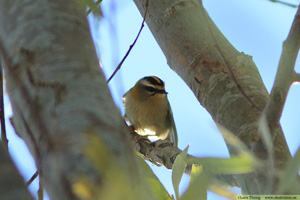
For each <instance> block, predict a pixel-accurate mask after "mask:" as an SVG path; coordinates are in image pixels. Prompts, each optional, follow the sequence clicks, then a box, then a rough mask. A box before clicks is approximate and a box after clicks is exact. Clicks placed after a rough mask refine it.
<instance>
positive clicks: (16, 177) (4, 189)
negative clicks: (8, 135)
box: [0, 143, 33, 200]
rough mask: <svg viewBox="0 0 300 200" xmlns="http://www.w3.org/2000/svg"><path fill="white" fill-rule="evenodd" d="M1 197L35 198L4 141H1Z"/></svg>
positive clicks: (27, 199)
mask: <svg viewBox="0 0 300 200" xmlns="http://www.w3.org/2000/svg"><path fill="white" fill-rule="evenodd" d="M0 198H1V199H24V200H33V198H32V197H31V195H30V193H29V191H28V190H27V189H26V187H25V185H24V182H23V179H22V177H21V175H20V174H19V172H18V170H17V168H16V167H15V165H14V163H13V162H12V160H11V159H10V156H9V154H8V151H7V149H6V148H5V147H4V144H3V143H0Z"/></svg>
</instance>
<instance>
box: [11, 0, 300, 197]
mask: <svg viewBox="0 0 300 200" xmlns="http://www.w3.org/2000/svg"><path fill="white" fill-rule="evenodd" d="M286 2H291V3H293V4H299V1H296V0H294V1H293V0H290V1H286ZM203 4H204V6H205V8H206V9H207V11H208V14H209V15H210V16H211V18H212V19H213V21H214V22H215V23H216V24H217V26H218V27H219V29H220V30H221V31H222V33H223V34H224V35H225V36H226V37H227V38H228V40H229V41H230V42H231V43H232V44H233V45H234V46H235V47H236V48H237V50H238V51H241V52H244V53H246V54H248V55H251V56H253V60H254V62H255V63H256V65H257V67H258V70H259V71H260V73H261V76H262V79H263V81H264V83H265V85H266V87H267V89H268V91H270V90H271V88H272V84H273V82H274V78H275V74H276V70H277V65H278V61H279V58H280V54H281V47H282V42H283V41H284V40H285V39H286V37H287V34H288V32H289V29H290V26H291V23H292V21H293V18H294V15H295V12H296V9H294V8H290V7H287V6H283V5H280V4H275V3H271V2H269V1H267V0H243V1H241V0H226V1H224V0H204V1H203ZM102 6H103V11H104V18H103V20H101V21H100V23H98V22H97V21H95V20H93V19H92V18H91V17H89V19H90V22H91V23H90V24H91V28H92V35H93V37H94V41H95V46H96V48H97V50H98V54H99V55H100V56H101V61H102V68H103V71H104V72H105V74H106V77H107V78H108V77H109V76H110V75H111V73H112V71H113V70H114V69H115V67H116V66H117V65H118V63H119V61H120V60H121V59H122V57H123V56H124V55H125V53H126V51H127V50H128V48H129V46H130V45H131V44H132V42H133V40H134V38H135V37H136V35H137V33H138V30H139V28H140V26H141V23H142V17H141V15H140V13H139V11H138V10H137V8H136V7H135V5H134V3H133V1H132V0H122V1H117V0H114V1H113V0H110V1H109V0H105V1H103V2H102ZM299 65H300V64H299V62H297V66H296V71H298V72H300V66H299ZM147 75H155V76H158V77H160V78H161V79H162V80H164V81H165V84H166V90H167V91H168V93H169V94H168V97H169V100H170V103H171V107H172V109H173V113H174V118H175V123H176V127H177V132H178V135H179V148H180V149H184V148H185V147H186V146H187V145H190V147H189V153H190V154H192V155H195V156H214V157H228V151H227V149H226V145H225V143H224V140H223V138H222V136H221V134H220V133H219V131H218V129H217V128H216V126H215V124H214V121H213V120H212V118H211V116H210V115H209V113H208V112H207V111H206V110H205V108H203V107H202V106H201V105H200V103H199V102H198V101H197V100H196V98H195V96H194V94H193V93H192V92H191V91H190V89H189V88H188V87H187V86H186V84H185V83H184V82H183V81H182V80H181V78H180V77H179V76H177V75H176V73H175V72H173V71H172V70H171V69H170V68H169V67H168V65H167V61H166V58H165V57H164V55H163V53H162V51H161V50H160V48H159V46H158V44H157V43H156V41H155V39H154V38H153V36H152V34H151V32H150V31H149V29H148V27H147V26H145V28H144V29H143V31H142V33H141V36H140V38H139V39H138V41H137V43H136V45H135V46H134V48H133V50H132V51H131V53H130V55H129V56H128V58H127V59H126V61H125V62H124V64H123V66H122V69H121V70H120V71H119V72H118V73H117V75H116V76H115V77H114V79H113V80H112V81H111V83H110V84H109V87H110V88H111V91H112V93H113V98H114V101H115V103H116V105H117V106H118V107H119V108H120V112H121V113H122V114H123V112H124V111H123V107H122V98H121V97H122V95H123V94H124V93H125V92H126V91H127V90H128V89H130V88H131V87H132V86H133V85H134V84H135V82H136V81H137V80H138V79H140V78H141V77H143V76H147ZM299 99H300V86H299V85H293V86H292V87H291V90H290V93H289V95H288V99H287V102H286V105H285V108H284V111H283V115H282V118H281V124H282V127H283V130H284V133H285V136H286V139H287V142H288V145H289V147H290V150H291V152H292V153H293V154H294V153H295V151H296V150H297V148H298V147H299V145H300V138H299V136H298V134H299V131H300V127H299V125H298V123H299V117H296V116H297V114H298V113H300V105H299V103H298V102H299ZM9 110H10V109H9V106H8V105H7V106H6V111H7V113H8V112H9ZM7 125H8V137H9V140H10V151H11V154H12V155H13V157H14V158H15V160H16V161H17V163H18V165H19V167H20V169H21V172H22V174H23V175H24V177H25V179H26V180H28V179H29V178H30V177H31V175H32V174H33V173H34V172H35V168H34V164H33V161H31V158H30V156H29V154H28V151H27V150H26V148H25V147H24V146H23V144H22V141H20V140H19V139H18V138H17V137H15V135H14V133H13V131H12V129H11V128H9V124H8V120H7ZM150 166H152V165H151V164H150ZM152 168H153V171H154V172H155V173H156V174H157V176H158V177H160V180H161V181H162V183H163V184H164V185H165V187H166V188H167V190H168V191H169V192H170V193H172V194H173V193H174V191H173V188H172V184H171V171H170V170H167V169H165V168H164V167H155V166H152ZM187 182H188V177H187V176H184V179H183V181H182V184H181V192H183V191H184V189H185V188H186V186H187ZM31 188H32V190H36V188H37V181H35V182H34V184H32V186H31ZM208 199H223V198H220V197H218V196H215V195H214V194H211V193H209V197H208Z"/></svg>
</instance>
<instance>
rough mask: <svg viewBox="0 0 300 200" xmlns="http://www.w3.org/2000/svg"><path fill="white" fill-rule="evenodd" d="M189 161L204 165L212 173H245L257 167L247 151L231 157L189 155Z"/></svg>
mask: <svg viewBox="0 0 300 200" xmlns="http://www.w3.org/2000/svg"><path fill="white" fill-rule="evenodd" d="M187 162H188V163H189V164H192V163H194V164H198V165H202V166H203V168H204V170H205V171H206V172H209V173H212V174H243V173H248V172H251V171H253V170H254V169H255V168H256V167H257V163H256V161H255V160H254V159H253V158H252V156H249V154H246V153H243V154H240V155H239V156H234V157H231V158H195V157H189V158H188V159H187Z"/></svg>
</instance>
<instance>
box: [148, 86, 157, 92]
mask: <svg viewBox="0 0 300 200" xmlns="http://www.w3.org/2000/svg"><path fill="white" fill-rule="evenodd" d="M145 89H146V90H147V91H149V92H151V93H155V92H156V91H157V89H155V88H153V87H149V86H145Z"/></svg>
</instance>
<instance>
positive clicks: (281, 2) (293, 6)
mask: <svg viewBox="0 0 300 200" xmlns="http://www.w3.org/2000/svg"><path fill="white" fill-rule="evenodd" d="M269 1H271V2H273V3H279V4H282V5H285V6H289V7H292V8H297V7H298V5H295V4H291V3H286V2H283V1H279V0H269Z"/></svg>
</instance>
